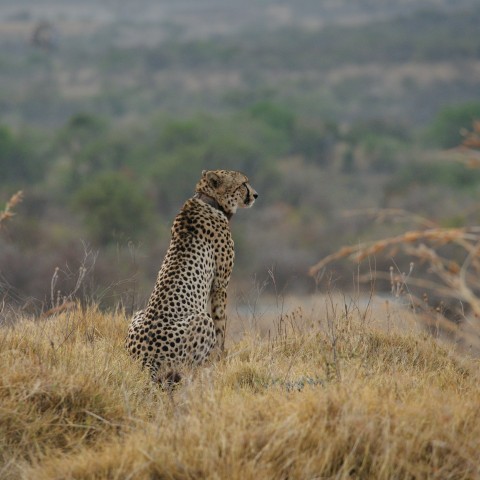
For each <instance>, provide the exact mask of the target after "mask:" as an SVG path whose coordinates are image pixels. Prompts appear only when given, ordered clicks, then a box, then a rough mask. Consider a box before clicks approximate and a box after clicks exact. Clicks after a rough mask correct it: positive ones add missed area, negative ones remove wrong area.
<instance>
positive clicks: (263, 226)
mask: <svg viewBox="0 0 480 480" xmlns="http://www.w3.org/2000/svg"><path fill="white" fill-rule="evenodd" d="M135 5H136V6H135V7H133V4H131V3H130V2H123V1H119V2H115V3H111V2H93V1H87V2H83V3H82V5H75V4H66V3H62V2H56V1H55V0H41V1H38V0H37V1H36V2H33V1H28V0H25V1H23V2H22V3H18V2H15V1H13V0H0V46H1V48H0V200H1V201H2V202H3V201H7V199H8V198H9V197H10V195H12V194H13V193H14V192H15V191H17V190H18V189H22V190H23V191H24V193H25V199H24V201H23V203H22V204H21V205H20V206H19V207H18V208H17V216H16V217H15V218H14V219H13V220H12V221H10V222H9V223H8V227H7V228H5V229H3V230H2V235H1V236H0V298H1V297H2V296H5V295H7V296H10V297H11V298H16V299H18V300H19V302H20V303H22V302H23V303H24V304H25V299H26V298H29V297H33V298H36V299H37V300H39V302H40V303H41V302H45V303H47V304H48V303H49V302H52V297H53V294H52V292H51V283H50V279H51V277H52V275H53V272H54V271H55V268H56V267H59V268H60V271H61V273H62V276H61V278H62V280H61V281H60V282H59V283H58V284H57V285H56V288H58V289H59V290H61V291H65V292H66V291H67V290H68V288H71V284H72V282H73V283H74V282H75V278H76V276H77V275H78V273H77V272H78V270H79V269H80V268H81V267H82V265H84V264H85V262H86V260H85V259H86V258H89V259H91V252H92V251H93V252H96V253H95V255H94V256H95V268H93V267H92V269H91V276H92V281H91V285H92V287H91V291H89V292H86V294H89V295H92V294H94V295H97V297H98V299H99V300H100V301H102V302H103V303H104V304H112V303H114V302H118V301H119V300H123V301H125V303H126V304H128V305H132V307H133V306H134V305H140V304H141V303H142V301H143V300H144V298H145V297H146V296H147V295H148V294H149V293H150V289H151V287H152V284H153V281H154V278H155V276H156V273H157V271H158V268H159V266H160V264H161V261H162V259H163V255H164V253H165V250H166V248H167V246H168V242H169V229H170V226H171V222H172V220H173V217H174V215H175V214H176V213H177V212H178V210H179V209H180V207H181V205H182V204H183V202H184V201H185V199H186V198H188V197H189V196H190V195H191V194H192V192H193V188H194V185H195V183H196V181H197V180H198V177H199V175H200V172H201V171H202V170H203V169H213V168H227V169H235V170H241V171H243V172H245V173H246V174H247V175H248V176H249V177H250V179H251V182H252V184H253V186H254V187H255V188H256V189H257V190H258V191H259V193H260V197H259V200H258V202H257V204H256V205H255V208H254V209H253V210H251V211H249V212H239V213H238V215H237V216H236V217H235V218H234V219H233V221H232V228H233V230H234V236H235V238H236V244H237V266H236V270H235V275H234V277H235V279H234V285H233V287H232V288H233V291H234V292H237V293H238V292H241V291H242V289H248V288H251V285H252V279H257V281H258V279H260V281H262V279H265V278H269V273H268V271H269V270H271V271H274V272H275V278H276V282H277V288H279V289H284V288H285V289H287V290H291V291H295V292H301V293H305V292H310V291H312V290H313V289H314V288H315V282H314V281H313V280H312V279H311V278H309V277H308V276H307V271H308V267H309V266H310V265H312V264H314V263H315V262H316V261H317V260H318V259H319V258H320V257H322V256H323V255H326V254H328V253H329V252H331V251H332V250H334V249H335V248H336V247H338V246H339V245H340V244H355V243H356V242H358V241H360V240H364V239H366V238H373V237H374V236H376V235H378V234H379V232H380V233H384V232H385V228H386V227H385V226H381V225H377V224H372V223H371V222H370V221H368V219H365V218H363V217H352V216H345V215H344V214H343V212H344V211H345V210H350V209H358V208H384V207H387V208H402V209H407V210H411V211H414V212H415V213H417V214H422V215H425V216H428V217H430V218H431V219H433V220H434V221H436V222H438V223H440V224H444V225H448V224H455V225H457V226H458V225H462V224H466V223H468V222H470V223H471V222H477V223H478V221H479V217H480V212H479V208H478V199H479V193H480V177H479V174H478V173H476V174H473V173H472V171H469V170H467V169H466V168H465V167H464V166H463V165H462V164H460V163H456V162H455V161H454V157H455V155H456V154H455V153H454V152H445V151H444V149H450V148H453V147H455V146H457V145H458V144H459V143H460V142H461V140H462V135H464V133H465V131H467V130H468V129H470V128H471V127H472V122H473V121H474V120H475V119H478V118H480V93H479V92H480V36H479V35H478V25H480V6H479V5H478V2H476V1H474V0H471V1H468V0H459V1H458V2H455V4H453V3H452V2H449V1H447V0H445V1H441V0H438V1H433V0H432V1H428V2H422V5H421V6H417V5H416V4H415V3H414V2H409V1H407V0H403V1H402V0H400V1H399V0H397V1H395V2H394V1H390V0H387V1H384V0H382V1H380V0H368V1H367V0H362V1H358V2H348V1H346V0H345V1H341V0H340V1H338V2H328V1H319V2H313V1H311V0H299V1H295V2H293V0H292V1H283V2H278V1H273V0H267V1H259V0H248V1H246V2H242V3H240V2H236V1H233V0H225V1H223V0H222V1H220V0H197V1H196V2H191V1H187V0H178V1H175V2H173V1H171V2H162V3H159V2H153V1H150V0H141V1H140V2H137V3H136V4H135ZM39 25H42V28H43V30H42V32H43V33H42V32H41V33H42V35H44V37H41V35H40V34H39V33H38V29H39ZM35 32H37V33H35ZM388 228H389V229H390V230H389V233H391V232H392V229H393V230H394V229H395V228H399V227H398V226H395V225H393V226H389V227H388ZM342 268H344V267H341V266H339V267H338V269H339V270H338V271H337V274H336V278H337V282H338V283H339V284H341V285H343V286H349V285H351V274H349V271H348V270H347V269H345V270H342ZM345 268H347V267H345ZM348 268H350V267H348ZM377 268H387V267H386V266H385V265H382V264H381V263H380V264H378V265H377ZM62 282H63V283H62ZM93 285H95V286H93Z"/></svg>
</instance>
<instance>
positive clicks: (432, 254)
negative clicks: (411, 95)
mask: <svg viewBox="0 0 480 480" xmlns="http://www.w3.org/2000/svg"><path fill="white" fill-rule="evenodd" d="M464 137H465V138H464V141H463V143H462V145H461V146H460V147H459V148H458V149H457V151H458V152H459V155H460V156H459V157H458V158H453V159H454V160H459V161H461V162H463V163H464V164H465V165H466V166H467V167H469V168H480V121H476V122H474V124H473V129H472V131H471V132H465V135H464ZM359 213H363V214H367V215H370V216H373V217H375V219H376V221H377V222H380V221H384V220H385V219H390V220H394V221H396V220H399V219H400V220H405V218H408V219H410V220H411V221H412V222H413V223H415V224H416V225H418V227H417V228H415V229H414V230H408V231H406V232H404V233H402V234H400V235H395V236H390V237H387V238H383V239H381V240H375V241H371V242H364V243H359V244H357V245H355V246H344V247H342V248H340V249H339V250H337V251H336V252H333V253H332V254H330V255H328V256H326V257H325V258H323V259H322V260H320V261H319V262H318V263H317V264H315V265H314V266H312V267H311V268H310V272H309V273H310V275H312V276H314V277H315V276H319V275H320V274H321V273H323V271H324V269H325V267H326V266H328V265H329V264H330V263H332V262H336V261H338V260H340V259H344V258H347V259H349V260H352V261H354V262H356V263H359V262H361V261H362V260H364V259H366V258H371V257H375V256H376V255H382V256H384V257H387V258H392V259H394V258H395V256H396V255H397V254H399V253H401V254H402V255H403V256H404V257H405V256H406V257H407V258H409V259H410V260H411V263H410V271H409V272H408V273H404V272H402V271H401V270H399V268H398V266H397V265H396V264H395V262H394V261H393V263H394V264H395V267H394V266H393V265H392V266H391V267H390V271H389V272H374V273H372V274H369V275H365V276H363V277H362V276H360V278H359V280H360V281H362V280H364V281H366V282H372V277H375V278H379V279H384V280H385V279H387V280H390V285H391V288H392V293H394V294H396V295H397V296H398V294H399V293H407V294H408V297H409V302H410V306H411V307H412V308H413V309H414V310H417V311H420V312H422V313H423V320H424V323H425V325H426V326H427V327H431V326H432V325H433V324H436V325H437V327H438V326H440V327H441V329H442V330H443V331H444V332H448V333H453V334H455V335H458V334H460V335H462V336H465V335H468V336H469V337H470V339H469V340H468V342H469V343H471V344H475V345H474V346H475V348H476V349H479V348H480V226H478V225H473V226H466V227H463V228H442V227H439V226H438V225H437V224H436V223H435V222H433V221H430V220H427V219H424V218H422V217H420V216H419V215H416V214H409V213H408V212H405V211H402V210H399V209H383V210H378V209H371V210H367V211H363V212H358V211H357V212H353V214H354V215H355V214H356V215H358V214H359ZM347 214H349V215H351V214H352V213H351V212H348V213H347ZM415 265H426V266H427V268H426V269H424V270H426V274H425V275H424V277H422V278H414V277H413V276H412V275H411V273H412V272H413V270H414V268H415ZM424 273H425V272H424ZM411 287H416V288H415V289H416V291H417V292H423V295H422V297H423V298H421V299H420V298H416V297H415V295H414V293H413V289H411ZM430 295H433V296H434V297H437V298H440V299H441V301H440V304H439V306H437V307H435V308H432V307H431V306H430V305H429V303H428V298H429V296H430ZM446 304H449V305H450V306H449V310H451V312H453V315H452V314H451V313H450V316H451V317H454V318H455V317H456V318H455V320H456V323H460V328H459V327H458V325H456V324H455V323H452V322H451V320H452V318H449V317H448V314H445V312H446V310H448V309H445V308H444V305H446Z"/></svg>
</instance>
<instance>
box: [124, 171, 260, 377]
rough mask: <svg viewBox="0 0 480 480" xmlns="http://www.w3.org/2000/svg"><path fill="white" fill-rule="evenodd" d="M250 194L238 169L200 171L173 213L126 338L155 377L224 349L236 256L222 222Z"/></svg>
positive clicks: (248, 204) (225, 223) (245, 203)
mask: <svg viewBox="0 0 480 480" xmlns="http://www.w3.org/2000/svg"><path fill="white" fill-rule="evenodd" d="M257 197H258V194H257V192H256V191H255V190H254V189H253V188H252V187H251V186H250V184H249V183H248V178H247V177H246V176H245V175H243V174H242V173H240V172H235V171H227V170H213V171H203V172H202V176H201V178H200V180H199V182H198V183H197V186H196V188H195V195H194V196H193V197H192V198H190V199H189V200H187V201H186V202H185V204H184V205H183V208H182V209H181V210H180V213H179V214H178V215H177V217H176V218H175V221H174V222H173V226H172V231H171V233H172V238H171V241H170V246H169V248H168V251H167V254H166V256H165V259H164V261H163V264H162V267H161V269H160V272H159V273H158V277H157V281H156V284H155V287H154V289H153V292H152V294H151V296H150V299H149V301H148V304H147V306H146V307H145V309H144V310H140V311H139V312H136V313H135V315H134V317H133V320H132V322H131V324H130V327H129V329H128V335H127V339H126V342H125V344H126V348H127V350H128V351H129V353H130V354H131V355H132V356H133V357H135V358H138V359H140V360H141V362H142V364H143V365H144V366H146V367H147V368H148V369H149V370H150V373H151V377H152V379H153V380H154V381H159V382H163V381H164V380H165V379H167V381H171V379H172V378H173V379H175V382H178V381H179V379H180V376H179V374H178V373H177V371H178V369H181V368H182V367H184V366H195V365H200V364H202V363H203V362H205V361H206V360H207V358H208V357H209V356H212V354H213V352H215V351H216V352H217V353H220V352H222V351H223V349H224V342H225V326H226V302H227V287H228V283H229V281H230V275H231V273H232V269H233V263H234V258H235V251H234V243H233V239H232V235H231V231H230V224H229V220H230V218H231V217H232V215H233V214H234V213H236V211H237V208H239V207H241V208H242V207H243V208H248V207H251V206H252V205H253V203H254V202H255V199H256V198H257ZM209 302H210V310H209V309H208V304H209ZM172 370H173V373H172Z"/></svg>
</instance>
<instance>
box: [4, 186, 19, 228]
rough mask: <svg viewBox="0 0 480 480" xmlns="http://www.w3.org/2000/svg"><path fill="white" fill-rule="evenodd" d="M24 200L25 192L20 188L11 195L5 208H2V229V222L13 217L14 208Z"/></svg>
mask: <svg viewBox="0 0 480 480" xmlns="http://www.w3.org/2000/svg"><path fill="white" fill-rule="evenodd" d="M22 200H23V192H22V191H21V190H19V191H18V192H17V193H15V194H14V195H12V196H11V198H10V200H9V201H8V202H7V203H6V205H5V207H4V209H3V210H0V229H1V228H2V224H4V223H5V222H6V221H7V220H9V219H10V218H12V217H13V216H14V215H15V213H14V212H13V209H14V208H15V207H16V206H17V205H18V204H19V203H20V202H21V201H22Z"/></svg>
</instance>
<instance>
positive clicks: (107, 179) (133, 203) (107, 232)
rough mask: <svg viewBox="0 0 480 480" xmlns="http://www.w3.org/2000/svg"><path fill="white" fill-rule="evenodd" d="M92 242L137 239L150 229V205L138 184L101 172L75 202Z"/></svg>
mask: <svg viewBox="0 0 480 480" xmlns="http://www.w3.org/2000/svg"><path fill="white" fill-rule="evenodd" d="M73 204H74V207H75V208H76V209H77V210H79V211H80V212H81V213H82V214H83V215H84V217H85V223H86V226H87V228H88V229H89V231H90V234H91V236H92V237H93V239H94V240H95V241H97V242H99V243H101V244H104V245H105V244H108V243H111V242H113V241H118V240H123V241H126V240H137V239H139V238H140V237H141V235H142V234H143V233H144V232H145V230H146V229H147V228H148V227H149V224H150V220H151V204H150V202H149V201H148V200H147V199H146V198H145V197H144V196H143V195H142V193H141V192H140V191H139V190H138V184H137V183H135V182H133V181H131V180H129V179H128V178H126V177H125V176H124V175H122V174H120V173H116V172H106V173H101V174H100V175H98V176H97V177H96V178H94V179H93V180H92V181H91V182H89V183H88V184H86V185H85V186H83V187H81V188H80V190H79V191H78V192H77V193H76V195H75V196H74V200H73Z"/></svg>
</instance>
